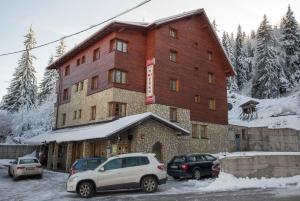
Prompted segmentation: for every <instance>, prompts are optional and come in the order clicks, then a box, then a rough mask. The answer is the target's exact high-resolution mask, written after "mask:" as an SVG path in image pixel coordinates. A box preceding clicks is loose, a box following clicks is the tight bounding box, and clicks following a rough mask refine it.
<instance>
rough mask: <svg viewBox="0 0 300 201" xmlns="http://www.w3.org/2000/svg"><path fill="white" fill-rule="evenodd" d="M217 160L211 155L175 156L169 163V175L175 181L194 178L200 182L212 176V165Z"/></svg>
mask: <svg viewBox="0 0 300 201" xmlns="http://www.w3.org/2000/svg"><path fill="white" fill-rule="evenodd" d="M216 160H217V158H216V157H214V156H212V155H210V154H187V155H179V156H174V157H173V158H172V160H171V161H170V162H169V163H168V166H167V173H168V175H170V176H172V177H173V178H174V179H180V178H193V179H197V180H199V179H200V178H201V177H204V176H212V165H213V162H214V161H216Z"/></svg>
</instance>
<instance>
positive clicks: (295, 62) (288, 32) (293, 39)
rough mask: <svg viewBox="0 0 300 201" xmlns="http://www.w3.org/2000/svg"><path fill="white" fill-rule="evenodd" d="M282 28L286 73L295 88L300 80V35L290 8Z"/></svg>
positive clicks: (282, 22)
mask: <svg viewBox="0 0 300 201" xmlns="http://www.w3.org/2000/svg"><path fill="white" fill-rule="evenodd" d="M280 27H281V30H282V38H281V44H282V47H283V50H284V53H285V66H284V73H285V75H286V77H287V79H288V81H289V82H290V83H291V84H292V86H293V85H295V83H296V82H297V81H299V79H300V33H299V30H298V23H297V21H296V19H295V17H294V13H293V11H292V10H291V7H290V6H288V11H287V13H286V14H285V16H284V17H283V18H282V20H281V23H280ZM298 76H299V77H298Z"/></svg>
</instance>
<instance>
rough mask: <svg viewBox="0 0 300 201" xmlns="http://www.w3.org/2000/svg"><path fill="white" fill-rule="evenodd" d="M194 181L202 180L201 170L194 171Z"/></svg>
mask: <svg viewBox="0 0 300 201" xmlns="http://www.w3.org/2000/svg"><path fill="white" fill-rule="evenodd" d="M193 179H196V180H199V179H201V172H200V170H194V171H193Z"/></svg>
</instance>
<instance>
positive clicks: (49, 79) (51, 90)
mask: <svg viewBox="0 0 300 201" xmlns="http://www.w3.org/2000/svg"><path fill="white" fill-rule="evenodd" d="M53 61H54V57H53V56H51V57H50V59H49V65H50V64H51V63H53ZM57 78H58V74H57V71H56V70H54V69H46V70H45V73H44V77H43V79H42V81H41V83H40V85H39V89H40V92H39V95H38V98H39V104H41V103H43V102H44V101H46V100H49V98H51V97H53V95H54V94H55V88H56V81H57Z"/></svg>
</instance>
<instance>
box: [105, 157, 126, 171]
mask: <svg viewBox="0 0 300 201" xmlns="http://www.w3.org/2000/svg"><path fill="white" fill-rule="evenodd" d="M122 162H123V159H122V158H117V159H113V160H111V161H109V162H108V163H106V164H105V165H104V166H103V167H104V170H114V169H119V168H122Z"/></svg>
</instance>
